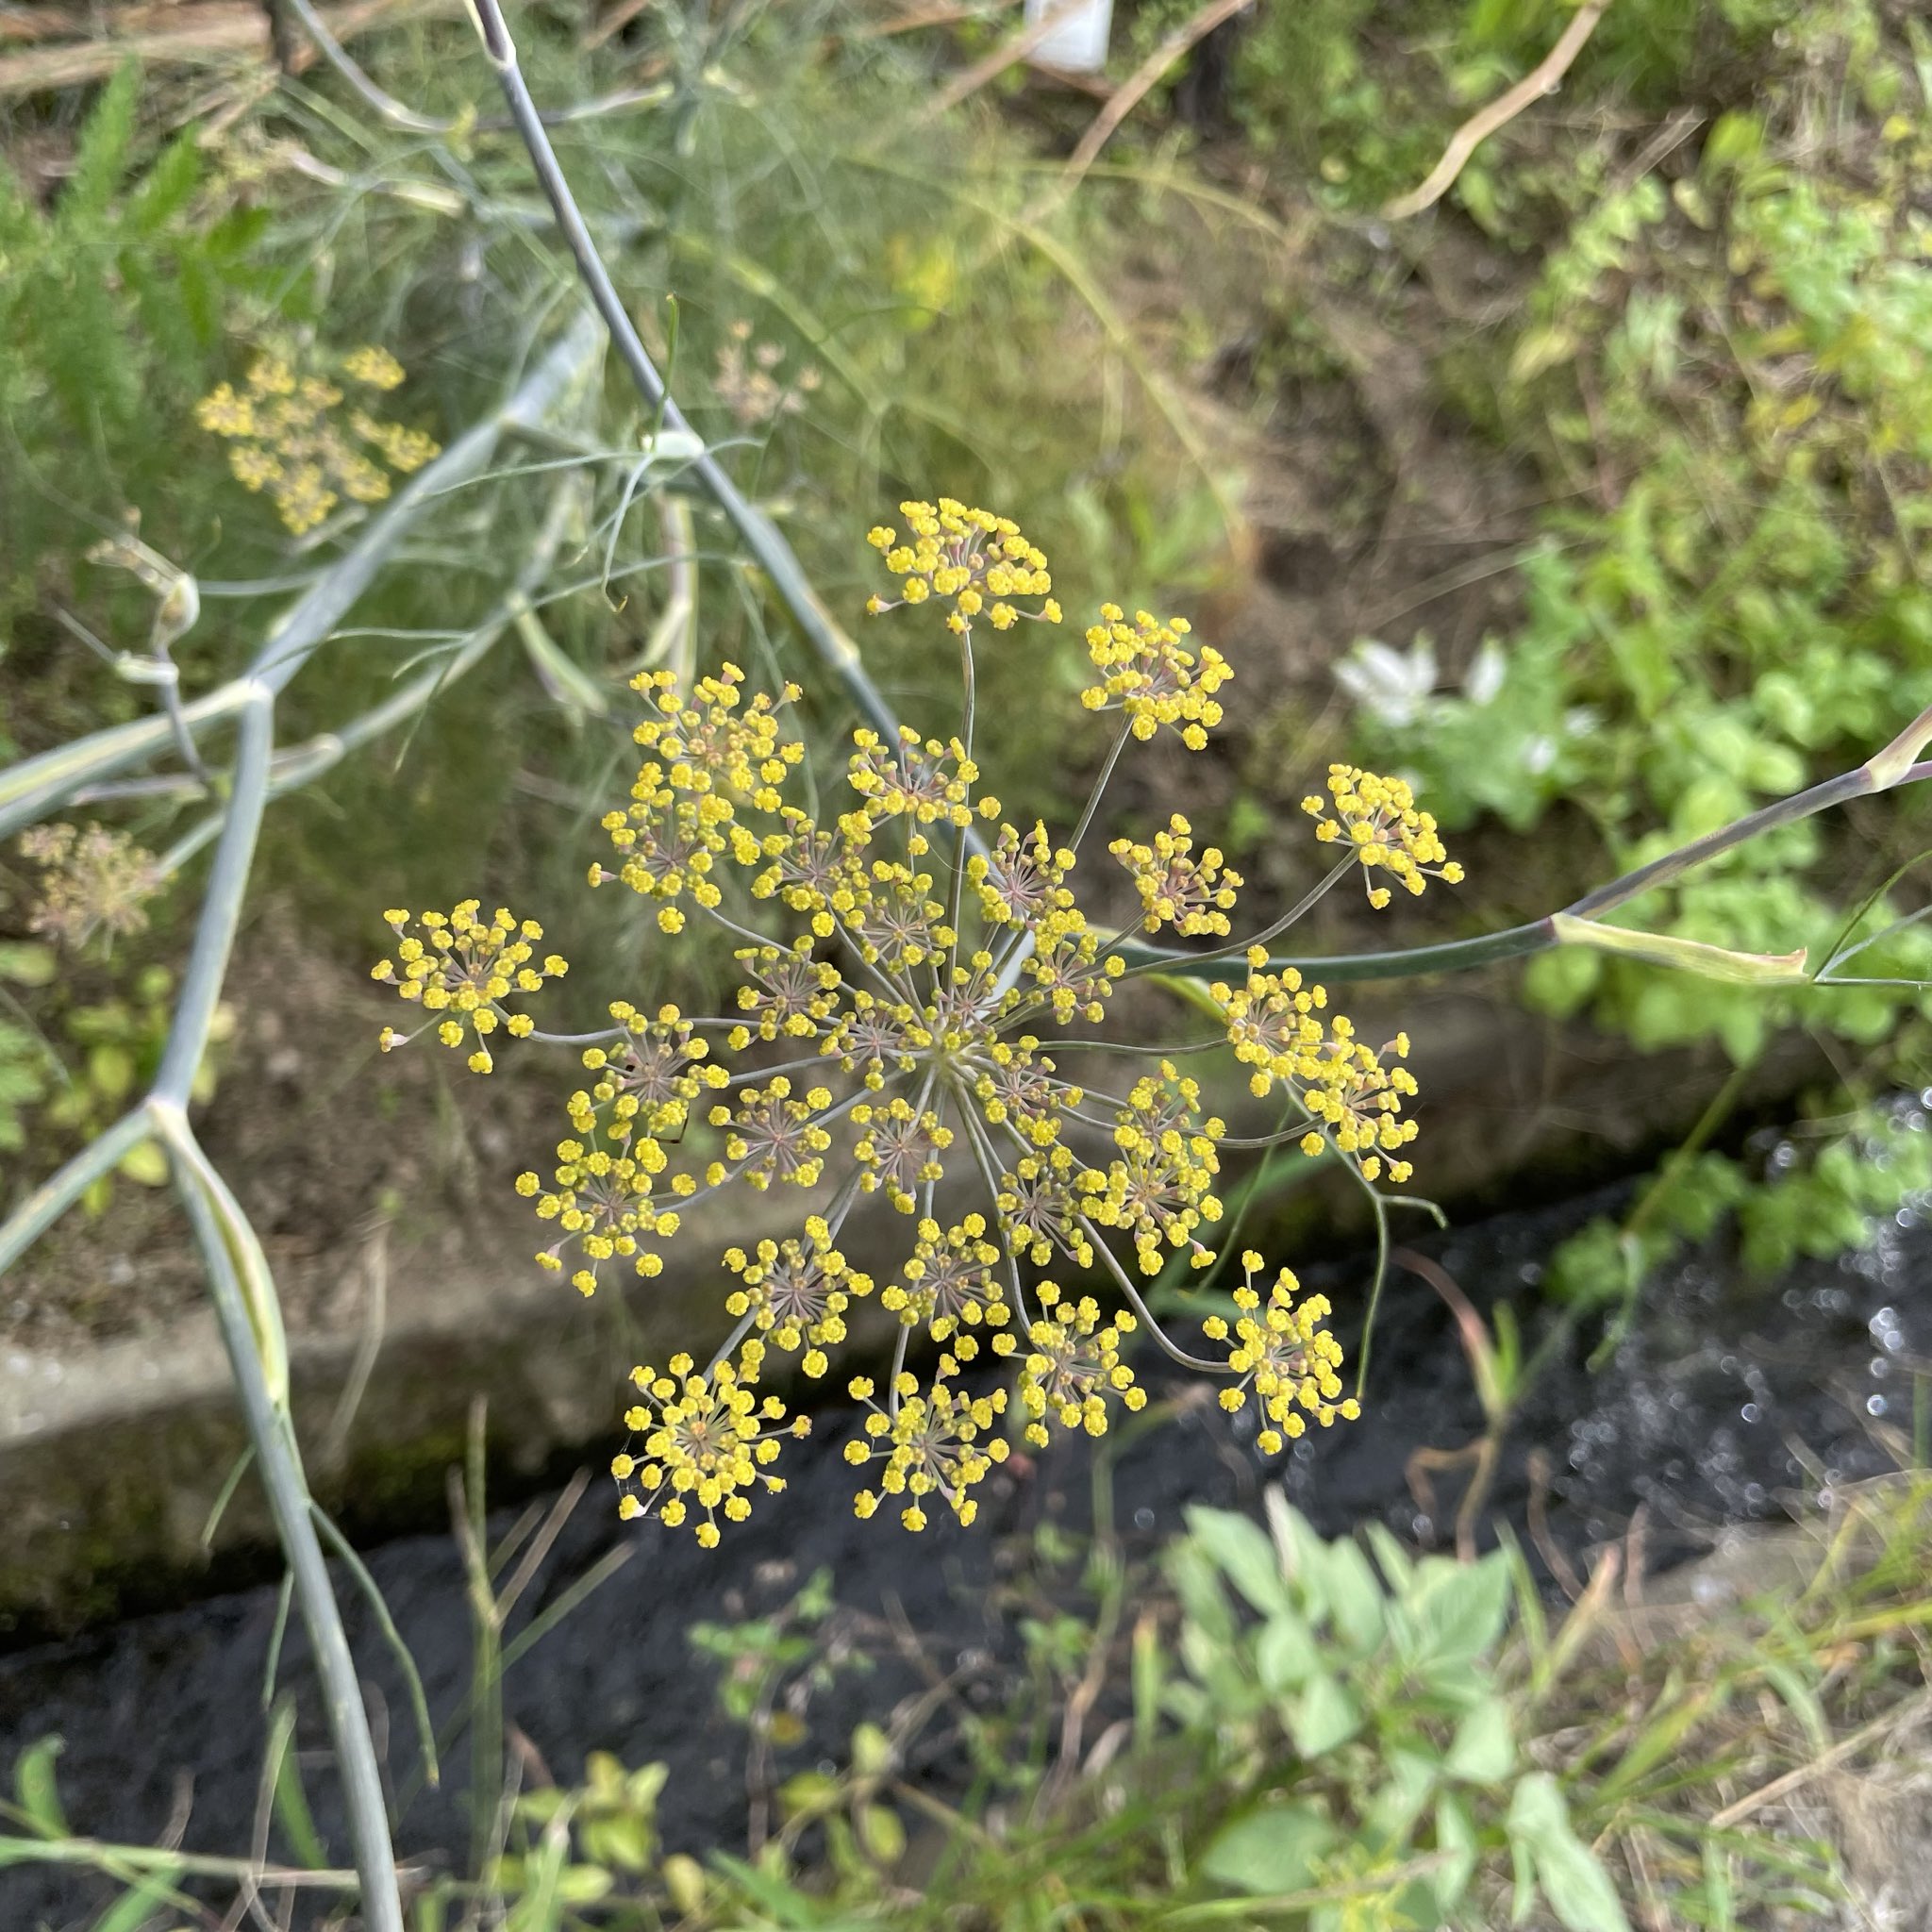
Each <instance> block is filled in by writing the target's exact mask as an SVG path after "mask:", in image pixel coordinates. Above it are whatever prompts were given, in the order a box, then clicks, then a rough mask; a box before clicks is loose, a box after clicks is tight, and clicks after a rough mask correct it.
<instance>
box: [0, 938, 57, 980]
mask: <svg viewBox="0 0 1932 1932" xmlns="http://www.w3.org/2000/svg"><path fill="white" fill-rule="evenodd" d="M58 968H59V961H58V959H57V958H55V957H54V949H53V947H52V946H43V945H40V944H38V943H37V942H35V941H31V940H21V941H13V942H10V943H8V944H7V945H0V979H10V980H12V981H13V983H14V984H15V985H16V986H45V985H46V984H47V983H48V981H49V980H51V979H52V978H53V977H54V974H55V973H56V972H57V971H58Z"/></svg>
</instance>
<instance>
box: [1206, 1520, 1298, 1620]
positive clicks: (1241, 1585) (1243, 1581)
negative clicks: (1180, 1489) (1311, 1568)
mask: <svg viewBox="0 0 1932 1932" xmlns="http://www.w3.org/2000/svg"><path fill="white" fill-rule="evenodd" d="M1187 1524H1188V1534H1189V1535H1190V1536H1191V1538H1192V1539H1193V1541H1194V1542H1195V1543H1196V1545H1197V1546H1198V1547H1199V1548H1200V1549H1202V1550H1203V1551H1205V1552H1206V1553H1207V1555H1208V1557H1209V1558H1210V1559H1211V1560H1212V1561H1213V1563H1214V1565H1215V1567H1216V1568H1217V1569H1218V1570H1220V1572H1221V1573H1222V1574H1223V1575H1224V1576H1225V1577H1226V1578H1227V1580H1228V1581H1229V1582H1230V1583H1232V1584H1233V1585H1234V1587H1235V1588H1236V1589H1237V1590H1238V1591H1241V1594H1242V1595H1243V1596H1244V1597H1246V1598H1247V1600H1248V1602H1249V1603H1250V1604H1251V1605H1252V1606H1253V1607H1255V1608H1256V1609H1257V1610H1258V1611H1259V1612H1260V1613H1261V1614H1262V1615H1263V1616H1264V1617H1265V1616H1268V1615H1269V1614H1271V1613H1272V1612H1273V1611H1275V1610H1285V1609H1287V1608H1288V1607H1290V1604H1289V1594H1288V1585H1287V1584H1286V1583H1285V1582H1284V1581H1283V1579H1282V1574H1281V1565H1280V1563H1279V1562H1278V1561H1277V1560H1276V1558H1275V1555H1274V1544H1273V1543H1272V1542H1270V1541H1269V1540H1268V1537H1267V1535H1266V1533H1265V1532H1264V1531H1263V1530H1262V1529H1261V1527H1260V1525H1259V1524H1256V1523H1254V1522H1251V1521H1250V1520H1249V1519H1248V1518H1247V1517H1245V1516H1240V1515H1237V1514H1236V1513H1235V1512H1234V1511H1233V1510H1230V1509H1204V1508H1200V1507H1194V1506H1190V1507H1189V1508H1188V1511H1187Z"/></svg>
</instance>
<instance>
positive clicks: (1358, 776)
mask: <svg viewBox="0 0 1932 1932" xmlns="http://www.w3.org/2000/svg"><path fill="white" fill-rule="evenodd" d="M1331 801H1332V808H1331ZM1302 809H1303V810H1304V811H1305V812H1307V814H1308V816H1309V817H1310V818H1312V819H1313V820H1315V822H1316V823H1315V837H1316V838H1318V839H1320V840H1323V841H1325V842H1328V843H1333V842H1334V841H1337V840H1342V839H1345V840H1347V841H1349V843H1350V844H1352V845H1353V846H1354V848H1355V856H1356V858H1357V860H1358V861H1359V862H1360V865H1361V869H1362V881H1363V883H1364V885H1366V886H1367V888H1368V893H1369V904H1370V905H1371V906H1373V907H1374V908H1375V910H1376V911H1378V912H1379V911H1380V910H1381V909H1382V908H1383V907H1385V906H1387V905H1388V903H1389V898H1390V892H1389V888H1388V887H1387V886H1378V885H1376V884H1375V883H1374V880H1373V879H1371V878H1370V877H1369V874H1371V873H1373V872H1374V871H1376V870H1378V869H1379V870H1381V871H1383V872H1386V873H1388V874H1389V875H1390V876H1391V878H1393V879H1395V880H1396V881H1397V882H1398V883H1399V884H1400V885H1401V886H1402V888H1403V890H1404V891H1407V892H1411V893H1420V892H1421V891H1422V890H1423V888H1424V885H1425V884H1426V883H1427V882H1428V880H1430V879H1432V878H1436V879H1441V881H1442V882H1443V883H1444V884H1445V885H1451V886H1457V885H1460V884H1461V883H1462V868H1461V867H1460V866H1459V865H1457V863H1456V862H1455V860H1454V859H1452V858H1450V857H1449V855H1448V853H1447V852H1445V851H1444V850H1443V849H1442V841H1441V837H1440V836H1439V835H1438V833H1437V831H1436V821H1435V819H1434V818H1433V817H1432V816H1431V815H1430V814H1429V813H1427V812H1425V811H1418V810H1417V809H1416V804H1415V794H1414V793H1413V792H1412V791H1410V790H1409V789H1408V787H1407V785H1406V784H1405V783H1404V782H1403V781H1402V780H1401V779H1400V778H1381V777H1377V776H1376V774H1374V772H1364V771H1361V770H1359V769H1358V768H1357V767H1356V766H1354V765H1330V766H1329V767H1328V797H1327V798H1324V797H1323V796H1322V795H1321V794H1320V793H1319V792H1311V793H1310V794H1309V795H1308V796H1307V798H1305V799H1303V800H1302Z"/></svg>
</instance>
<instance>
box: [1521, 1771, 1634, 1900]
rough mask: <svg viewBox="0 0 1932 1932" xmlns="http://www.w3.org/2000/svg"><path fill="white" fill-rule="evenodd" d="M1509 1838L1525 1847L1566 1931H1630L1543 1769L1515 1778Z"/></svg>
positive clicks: (1614, 1892) (1611, 1890)
mask: <svg viewBox="0 0 1932 1932" xmlns="http://www.w3.org/2000/svg"><path fill="white" fill-rule="evenodd" d="M1507 1829H1508V1833H1509V1841H1510V1844H1511V1846H1512V1848H1513V1847H1515V1846H1517V1845H1521V1846H1523V1847H1524V1850H1526V1851H1527V1853H1528V1855H1529V1857H1530V1859H1531V1861H1532V1863H1533V1864H1534V1865H1535V1868H1536V1882H1537V1885H1538V1887H1539V1889H1540V1890H1541V1892H1542V1895H1543V1897H1544V1898H1545V1899H1546V1900H1547V1901H1548V1902H1549V1907H1550V1909H1551V1910H1552V1911H1553V1912H1555V1913H1556V1915H1557V1918H1558V1919H1560V1920H1561V1921H1562V1923H1563V1924H1564V1927H1565V1928H1566V1932H1630V1924H1629V1921H1628V1920H1627V1919H1626V1918H1625V1917H1624V1907H1622V1905H1620V1904H1619V1903H1618V1900H1617V1889H1616V1887H1615V1886H1614V1885H1612V1884H1611V1883H1610V1879H1609V1874H1607V1872H1606V1871H1605V1870H1604V1868H1603V1866H1602V1865H1601V1863H1599V1862H1598V1859H1597V1857H1596V1855H1595V1853H1593V1852H1592V1851H1591V1849H1590V1847H1589V1846H1588V1845H1587V1844H1585V1843H1584V1842H1583V1840H1581V1839H1579V1838H1578V1837H1577V1836H1576V1834H1575V1832H1574V1831H1573V1830H1572V1829H1571V1826H1570V1807H1568V1806H1567V1805H1565V1804H1564V1802H1563V1793H1562V1791H1561V1790H1559V1789H1558V1788H1557V1781H1556V1779H1555V1778H1553V1777H1551V1776H1550V1775H1549V1774H1548V1773H1547V1772H1540V1771H1539V1772H1531V1773H1530V1774H1528V1775H1527V1776H1525V1777H1522V1778H1519V1779H1518V1780H1517V1784H1516V1790H1515V1792H1514V1794H1513V1795H1512V1796H1511V1798H1510V1800H1509V1816H1508V1820H1507Z"/></svg>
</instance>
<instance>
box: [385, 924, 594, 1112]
mask: <svg viewBox="0 0 1932 1932" xmlns="http://www.w3.org/2000/svg"><path fill="white" fill-rule="evenodd" d="M481 903H482V902H481V901H480V900H476V899H465V900H464V901H463V902H462V904H461V905H460V906H458V907H457V908H455V909H454V910H453V911H451V912H449V913H447V914H445V913H441V912H425V913H424V914H423V916H422V918H421V919H419V920H416V921H414V924H416V926H417V927H418V928H419V930H418V931H417V932H414V933H412V932H410V931H409V930H408V928H409V925H410V924H411V918H410V915H409V914H408V912H404V911H391V912H385V913H384V914H383V915H382V916H383V918H384V919H385V920H387V921H388V922H389V924H390V926H391V929H392V930H393V932H394V933H395V936H396V956H395V958H393V959H381V960H378V961H377V962H376V964H375V966H374V967H373V968H372V969H371V971H370V977H371V978H373V979H379V980H382V981H383V982H384V983H385V984H387V985H391V986H393V987H394V988H395V990H396V991H398V992H399V993H401V994H402V996H403V997H404V998H405V999H406V1000H413V1001H415V1002H416V1003H417V1004H418V1005H419V1006H421V1007H422V1008H423V1010H424V1011H425V1013H441V1014H442V1015H443V1016H444V1017H443V1018H442V1019H441V1021H438V1022H435V1023H434V1024H435V1026H436V1037H437V1038H438V1039H439V1040H440V1041H442V1043H443V1045H445V1046H447V1047H454V1048H461V1047H462V1045H463V1044H464V1042H465V1041H466V1040H468V1039H469V1038H470V1037H472V1036H474V1037H475V1042H476V1043H475V1048H474V1049H473V1050H472V1052H471V1054H470V1060H469V1065H470V1071H471V1072H472V1073H473V1074H487V1073H489V1072H490V1070H491V1067H492V1066H494V1065H495V1061H494V1060H492V1059H491V1056H490V1044H489V1041H490V1036H491V1034H492V1033H494V1032H495V1031H496V1029H497V1028H498V1027H499V1026H501V1027H502V1028H503V1030H504V1031H505V1032H506V1033H508V1034H509V1035H510V1036H511V1037H512V1038H514V1039H522V1038H523V1037H524V1036H525V1034H527V1033H529V1032H530V1031H531V1029H532V1027H533V1025H534V1024H535V1023H534V1022H533V1021H532V1020H531V1018H530V1016H529V1015H528V1014H527V1013H513V1012H511V1011H510V1009H509V1008H508V1006H507V1005H506V1004H505V1002H506V1001H508V999H509V997H510V995H511V994H512V993H513V992H536V991H539V990H540V989H541V986H542V984H543V982H544V981H545V980H546V979H559V978H561V977H562V976H563V974H566V973H568V972H569V971H570V968H569V967H568V966H567V965H566V964H565V963H564V961H563V960H562V959H561V958H558V955H557V954H555V953H549V954H546V955H545V956H544V958H543V959H542V960H541V962H540V963H539V964H537V965H532V964H531V963H530V962H531V960H532V959H534V958H536V944H535V942H536V941H538V940H541V938H542V937H543V928H542V927H541V925H539V924H537V922H536V921H535V920H534V919H525V920H524V921H522V922H521V923H519V922H518V921H517V920H516V919H515V918H514V917H513V916H512V915H511V914H510V913H509V912H508V910H507V909H506V908H503V907H501V906H499V907H498V908H496V916H495V917H494V918H493V919H483V918H480V917H478V908H479V907H480V905H481ZM398 967H401V969H402V974H401V976H400V978H399V977H398V976H397V972H396V969H397V968H398ZM414 1037H415V1036H414V1035H413V1034H412V1035H409V1036H408V1038H409V1039H413V1038H414ZM380 1043H381V1046H382V1050H383V1052H384V1053H388V1052H390V1051H391V1049H392V1048H395V1047H398V1046H402V1045H404V1044H406V1039H405V1036H404V1035H402V1034H400V1033H397V1032H396V1031H395V1030H394V1029H393V1028H392V1027H389V1026H385V1027H384V1028H383V1029H382V1036H381V1041H380Z"/></svg>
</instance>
